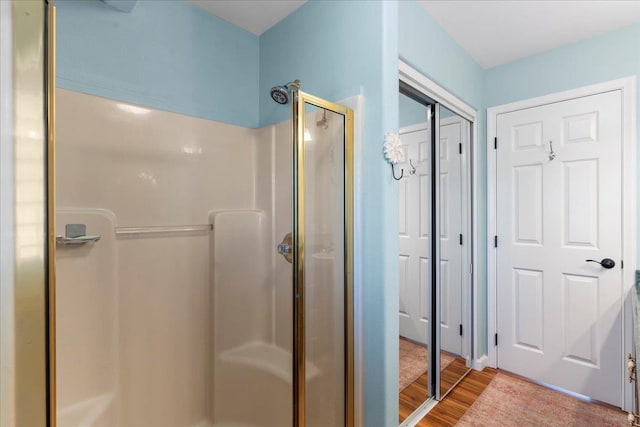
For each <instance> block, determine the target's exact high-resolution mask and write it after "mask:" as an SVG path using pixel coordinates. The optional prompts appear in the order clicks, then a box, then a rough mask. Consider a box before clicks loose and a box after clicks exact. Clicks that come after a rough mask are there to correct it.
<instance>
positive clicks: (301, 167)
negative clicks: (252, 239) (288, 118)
mask: <svg viewBox="0 0 640 427" xmlns="http://www.w3.org/2000/svg"><path fill="white" fill-rule="evenodd" d="M292 98H293V99H292V116H293V120H292V125H293V230H294V233H293V245H294V260H293V288H294V291H293V352H294V357H293V425H294V427H304V426H305V423H306V415H305V414H306V411H305V409H306V405H305V399H306V394H305V388H306V375H305V360H306V352H305V345H306V341H305V293H304V290H305V289H304V272H305V254H304V237H305V220H304V219H305V218H304V213H305V211H304V203H305V191H304V181H305V179H304V174H305V150H304V148H305V145H304V144H305V139H304V129H305V104H310V105H313V106H315V107H318V108H322V109H325V110H328V111H331V112H334V113H337V114H340V115H342V116H343V117H344V146H343V148H344V233H345V235H344V250H345V252H344V257H345V259H344V326H345V328H344V345H345V354H344V358H345V359H344V362H345V364H344V367H345V377H344V391H345V402H344V405H345V406H344V416H345V420H344V425H345V426H346V427H354V426H355V411H354V315H353V313H354V279H353V265H354V261H353V260H354V253H353V242H354V234H353V229H354V228H353V227H354V205H353V200H354V162H353V155H354V114H353V110H352V109H350V108H347V107H345V106H343V105H340V104H336V103H333V102H330V101H327V100H324V99H322V98H318V97H316V96H313V95H310V94H308V93H305V92H303V91H301V90H299V89H297V88H293V90H292Z"/></svg>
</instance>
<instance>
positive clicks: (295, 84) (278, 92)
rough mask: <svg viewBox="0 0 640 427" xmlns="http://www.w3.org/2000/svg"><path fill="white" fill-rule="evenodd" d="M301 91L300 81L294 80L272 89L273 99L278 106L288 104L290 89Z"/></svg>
mask: <svg viewBox="0 0 640 427" xmlns="http://www.w3.org/2000/svg"><path fill="white" fill-rule="evenodd" d="M291 88H294V89H300V80H294V81H292V82H289V83H287V84H286V85H283V86H274V87H272V88H271V98H273V100H274V101H276V102H277V103H278V104H286V103H288V102H289V89H291Z"/></svg>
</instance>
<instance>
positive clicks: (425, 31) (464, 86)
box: [398, 1, 487, 352]
mask: <svg viewBox="0 0 640 427" xmlns="http://www.w3.org/2000/svg"><path fill="white" fill-rule="evenodd" d="M398 38H399V47H398V49H399V53H400V58H401V59H402V60H403V61H405V62H407V63H408V64H410V65H411V66H412V67H413V68H415V69H416V70H418V71H420V72H421V73H422V74H424V75H425V76H427V77H429V78H430V79H431V80H433V81H434V82H436V83H438V84H439V85H440V86H442V87H444V88H445V89H447V90H448V91H449V92H451V93H452V94H454V95H456V96H457V97H458V98H460V99H462V100H463V101H465V102H466V103H467V104H469V105H471V106H472V107H474V108H475V109H477V110H478V123H477V124H478V152H477V155H478V163H479V165H478V168H479V170H478V173H479V176H480V182H479V183H478V192H479V194H478V200H485V199H486V194H487V190H486V156H485V155H484V153H485V152H486V137H485V121H486V120H485V111H484V106H485V102H484V70H483V69H482V68H481V67H480V66H479V65H478V64H477V63H476V62H475V61H474V60H473V59H472V58H471V56H469V54H468V53H467V52H466V51H465V50H464V49H462V47H460V46H459V45H458V44H457V43H456V42H455V41H454V40H453V39H452V38H451V37H450V36H449V35H448V34H447V33H446V32H445V31H444V30H443V29H442V28H441V27H440V26H439V25H438V24H437V23H436V22H435V21H434V20H433V18H431V16H430V15H429V14H428V13H427V12H426V11H425V10H424V9H423V8H422V7H421V6H420V5H418V3H416V2H414V1H401V2H399V37H398ZM486 217H487V207H486V203H484V204H480V206H478V222H479V224H480V227H479V230H478V236H479V241H480V244H479V247H480V252H479V254H478V261H479V263H478V264H479V265H478V266H477V268H476V272H477V275H478V276H477V277H478V294H477V295H476V297H477V298H478V300H479V301H483V302H485V303H484V304H480V306H479V313H478V317H479V322H480V324H479V325H478V328H479V330H480V332H481V334H482V335H481V337H482V339H481V341H482V342H481V343H480V348H481V349H482V350H483V351H484V352H486V350H487V338H486V333H487V323H486V318H487V312H486V310H487V308H486V299H487V293H486V291H487V269H486V250H483V244H482V242H486V238H487V237H486V236H487V227H486V222H487V221H486Z"/></svg>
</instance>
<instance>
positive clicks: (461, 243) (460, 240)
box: [460, 234, 462, 244]
mask: <svg viewBox="0 0 640 427" xmlns="http://www.w3.org/2000/svg"><path fill="white" fill-rule="evenodd" d="M460 244H462V234H461V235H460Z"/></svg>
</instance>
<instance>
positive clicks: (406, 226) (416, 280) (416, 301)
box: [396, 129, 431, 345]
mask: <svg viewBox="0 0 640 427" xmlns="http://www.w3.org/2000/svg"><path fill="white" fill-rule="evenodd" d="M429 135H430V131H429V130H428V129H424V130H420V131H415V132H409V133H402V134H401V135H400V138H401V141H402V145H403V148H404V153H405V160H406V163H404V164H399V165H397V166H396V171H397V172H396V175H397V174H399V173H400V172H399V171H400V169H401V168H402V169H404V178H403V179H401V180H400V181H398V184H399V186H400V206H399V228H400V236H399V246H400V260H399V263H400V336H403V337H405V338H408V339H410V340H413V341H417V342H420V343H423V344H425V345H427V344H428V332H429V307H430V305H431V298H430V292H431V289H430V287H431V254H430V252H431V240H430V232H431V176H430V171H431V160H430V159H431V143H430V139H431V138H430V136H429ZM409 159H411V161H412V163H413V165H414V166H415V167H416V173H415V174H413V175H410V174H409V170H410V169H411V166H410V164H409V163H408V162H409Z"/></svg>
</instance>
